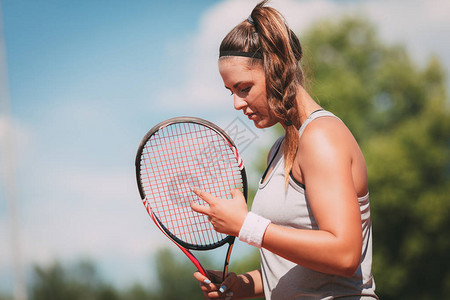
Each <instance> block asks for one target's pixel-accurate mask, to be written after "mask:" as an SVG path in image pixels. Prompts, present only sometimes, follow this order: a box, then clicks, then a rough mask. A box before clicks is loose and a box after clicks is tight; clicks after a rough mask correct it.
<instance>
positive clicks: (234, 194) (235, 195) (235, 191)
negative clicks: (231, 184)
mask: <svg viewBox="0 0 450 300" xmlns="http://www.w3.org/2000/svg"><path fill="white" fill-rule="evenodd" d="M231 196H232V197H233V198H242V199H243V200H244V201H245V197H244V194H242V192H241V190H240V189H232V190H231Z"/></svg>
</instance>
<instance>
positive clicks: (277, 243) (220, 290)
mask: <svg viewBox="0 0 450 300" xmlns="http://www.w3.org/2000/svg"><path fill="white" fill-rule="evenodd" d="M265 4H266V1H263V2H261V3H259V4H258V5H257V6H256V7H255V8H254V9H253V11H252V12H251V14H250V16H249V18H248V19H247V20H245V21H243V22H241V23H240V24H238V25H237V26H236V27H235V28H234V29H233V30H232V31H231V32H230V33H229V34H228V35H227V36H226V37H225V38H224V40H223V41H222V43H221V45H220V57H219V63H218V64H219V72H220V74H221V76H222V79H223V82H224V84H225V87H226V88H227V89H228V90H230V91H231V93H232V94H233V97H234V107H235V109H237V110H242V112H243V113H244V114H245V115H246V116H248V118H249V119H250V120H252V121H253V122H254V124H255V126H256V127H257V128H267V127H270V126H273V125H275V124H277V123H280V124H281V125H282V126H283V128H284V130H285V135H284V136H283V137H281V138H280V139H278V140H277V141H276V142H275V143H274V145H273V147H272V149H271V151H270V153H269V156H268V166H267V169H266V171H265V172H264V174H263V175H262V179H261V181H260V183H259V189H258V191H257V194H256V196H255V198H254V202H253V206H252V209H251V212H248V211H247V207H246V205H245V201H244V197H243V196H242V194H241V193H240V192H239V191H233V192H232V193H233V199H232V200H228V201H219V200H218V199H217V198H215V197H213V196H212V195H210V194H208V193H206V192H204V191H201V190H197V189H194V192H195V193H196V194H197V195H198V196H199V197H201V198H202V199H204V200H205V201H206V202H207V203H208V204H209V206H202V205H199V204H196V203H192V204H191V207H192V209H193V210H195V211H197V212H200V213H203V214H206V215H207V216H208V218H209V220H210V221H211V223H212V225H213V226H214V228H215V229H216V230H217V231H219V232H222V233H226V234H229V235H233V236H237V237H239V240H241V241H244V242H246V243H248V244H250V245H253V246H255V247H258V248H260V257H261V269H259V270H253V271H249V272H248V273H245V274H240V275H236V274H234V273H230V274H229V275H228V276H227V278H226V279H225V280H224V281H223V282H221V283H219V284H215V283H211V281H210V280H209V279H208V278H206V277H205V276H204V275H202V274H200V273H199V272H196V273H195V274H194V277H195V278H196V279H197V280H198V281H200V283H201V290H202V291H203V293H204V295H205V298H209V299H243V298H253V297H258V296H259V297H261V296H265V297H266V299H334V298H339V299H341V298H342V299H377V296H376V294H375V283H374V279H373V277H372V272H371V264H372V229H371V219H370V207H369V192H368V182H367V172H366V164H365V161H364V157H363V154H362V153H361V150H360V148H359V146H358V144H357V142H356V141H355V139H354V137H353V136H352V134H351V132H350V131H349V129H348V128H347V127H346V126H345V124H344V123H343V122H342V121H341V120H340V119H338V118H337V117H336V116H335V115H333V114H332V113H330V112H328V111H325V110H323V109H322V108H321V107H320V106H319V105H318V104H317V103H316V102H315V101H314V100H313V99H312V98H311V96H310V95H309V94H308V93H307V92H306V90H305V89H304V87H303V81H304V76H303V72H302V69H301V67H300V66H299V65H300V60H301V58H302V48H301V46H300V43H299V40H298V39H297V37H296V35H295V34H294V33H293V32H292V31H291V30H290V29H289V27H288V26H287V24H286V22H285V21H284V18H283V16H282V15H281V14H280V13H279V12H278V11H276V10H275V9H273V8H271V7H268V6H266V5H265ZM210 274H211V276H209V277H210V278H212V277H213V276H214V274H215V273H214V272H212V271H211V272H210Z"/></svg>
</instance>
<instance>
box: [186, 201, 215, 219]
mask: <svg viewBox="0 0 450 300" xmlns="http://www.w3.org/2000/svg"><path fill="white" fill-rule="evenodd" d="M190 205H191V208H192V210H193V211H196V212H198V213H201V214H204V215H208V216H209V212H210V208H209V207H208V206H204V205H200V204H198V203H195V202H194V200H191V202H190Z"/></svg>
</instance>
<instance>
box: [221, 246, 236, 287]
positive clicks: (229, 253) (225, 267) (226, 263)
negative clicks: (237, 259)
mask: <svg viewBox="0 0 450 300" xmlns="http://www.w3.org/2000/svg"><path fill="white" fill-rule="evenodd" d="M233 245H234V238H233V239H232V240H231V241H230V245H229V246H228V250H227V255H226V256H225V263H224V265H223V274H222V281H225V278H226V277H227V275H228V264H229V262H230V256H231V250H233Z"/></svg>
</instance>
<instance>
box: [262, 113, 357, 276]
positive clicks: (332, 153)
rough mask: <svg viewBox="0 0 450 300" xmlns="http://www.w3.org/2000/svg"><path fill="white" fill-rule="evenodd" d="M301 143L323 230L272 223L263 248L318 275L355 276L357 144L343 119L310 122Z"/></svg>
mask: <svg viewBox="0 0 450 300" xmlns="http://www.w3.org/2000/svg"><path fill="white" fill-rule="evenodd" d="M300 141H301V142H300V145H299V151H298V153H301V157H300V159H299V160H298V161H299V162H298V166H299V167H300V170H301V174H302V178H303V181H304V184H305V186H306V193H307V197H308V201H309V203H310V205H311V209H312V212H313V214H314V217H315V219H316V221H317V223H318V226H319V230H299V229H289V228H285V227H281V226H278V225H275V224H270V225H269V227H268V228H267V230H266V233H265V235H264V239H263V247H264V248H266V249H268V250H270V251H271V252H273V253H276V254H278V255H280V256H282V257H284V258H286V259H288V260H290V261H293V262H295V263H297V264H300V265H302V266H305V267H308V268H311V269H313V270H316V271H320V272H325V273H329V274H337V275H342V276H351V275H352V274H353V273H354V272H355V270H356V268H357V267H358V266H359V263H360V258H361V247H362V239H361V237H362V232H361V214H360V210H359V204H358V199H357V194H356V191H355V186H354V180H353V175H352V157H353V155H352V151H353V148H354V147H355V141H354V139H353V137H352V136H351V134H350V132H349V131H348V130H347V128H346V127H345V126H344V125H343V124H342V123H341V122H340V121H339V120H337V119H330V118H324V119H318V120H316V121H315V122H313V123H311V124H310V125H309V126H308V128H307V130H305V132H304V135H303V136H302V139H301V140H300ZM358 150H359V148H358Z"/></svg>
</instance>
